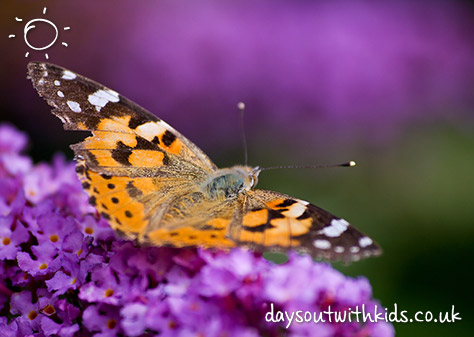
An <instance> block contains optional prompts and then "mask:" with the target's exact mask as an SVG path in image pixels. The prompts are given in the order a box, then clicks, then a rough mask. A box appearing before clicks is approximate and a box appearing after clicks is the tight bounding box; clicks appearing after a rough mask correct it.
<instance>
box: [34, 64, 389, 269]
mask: <svg viewBox="0 0 474 337" xmlns="http://www.w3.org/2000/svg"><path fill="white" fill-rule="evenodd" d="M28 74H29V77H30V78H31V79H32V81H33V85H34V87H35V88H36V89H37V91H38V93H39V94H40V96H42V97H43V98H45V99H46V100H47V102H48V103H49V104H50V105H51V106H52V107H54V110H53V113H54V114H55V115H56V116H57V117H58V118H59V119H61V121H62V122H63V124H64V128H65V129H67V130H84V131H91V132H92V136H90V137H88V138H86V139H85V140H84V141H83V142H81V143H78V144H74V145H72V146H71V147H72V149H73V150H74V152H75V156H76V157H75V158H76V162H77V166H76V172H77V174H78V177H79V179H80V181H81V182H82V186H83V188H84V190H85V191H86V192H87V193H88V195H89V202H90V203H91V204H92V205H94V206H95V207H96V209H97V211H98V212H99V213H100V214H101V216H102V217H104V218H105V219H106V220H108V222H109V223H110V225H111V226H112V228H114V229H115V230H116V232H117V233H119V234H120V235H122V236H124V237H126V238H129V239H135V240H137V241H138V242H140V243H143V244H151V245H157V246H174V247H191V246H200V247H205V248H217V249H229V248H232V247H237V246H243V247H248V248H251V249H256V250H259V251H264V250H280V251H287V250H288V249H297V250H300V251H303V252H306V253H309V254H311V255H313V256H315V257H321V258H327V259H330V260H336V259H342V260H346V261H349V260H357V259H360V258H362V257H367V256H372V255H378V254H379V253H380V249H379V247H378V246H377V245H376V244H375V243H374V242H373V241H372V240H371V239H370V238H369V237H367V236H365V235H364V234H362V233H361V232H359V231H358V230H357V229H355V228H354V227H352V226H350V225H349V224H348V222H347V221H345V220H343V219H340V218H337V217H335V216H333V215H332V214H330V213H328V212H326V211H324V210H323V209H321V208H319V207H317V206H315V205H312V204H310V203H309V202H307V201H303V200H300V199H297V198H294V197H291V196H288V195H285V194H282V193H279V192H274V191H266V190H259V189H255V188H254V187H255V185H256V184H257V180H258V175H259V173H260V169H259V168H258V167H249V166H234V167H231V168H224V169H219V168H218V167H217V166H216V165H215V164H214V163H213V162H212V161H211V160H210V159H209V157H208V156H207V155H206V154H205V153H204V152H203V151H201V150H200V149H199V148H198V147H197V146H196V145H194V144H193V143H192V142H191V141H189V140H188V139H186V138H185V137H184V136H183V135H182V134H180V133H179V132H178V131H176V130H175V129H174V128H172V127H171V126H170V125H168V124H167V123H166V122H164V121H162V120H160V119H158V118H157V117H156V116H154V115H152V114H151V113H149V112H147V111H146V110H145V109H143V108H141V107H139V106H138V105H136V104H135V103H133V102H131V101H129V100H128V99H126V98H124V97H122V96H121V95H119V94H118V93H117V92H115V91H113V90H111V89H108V88H106V87H104V86H102V85H101V84H99V83H96V82H94V81H92V80H90V79H87V78H85V77H83V76H80V75H78V74H75V73H73V72H71V71H69V70H67V69H64V68H62V67H59V66H56V65H52V64H48V63H38V62H33V63H30V64H29V65H28Z"/></svg>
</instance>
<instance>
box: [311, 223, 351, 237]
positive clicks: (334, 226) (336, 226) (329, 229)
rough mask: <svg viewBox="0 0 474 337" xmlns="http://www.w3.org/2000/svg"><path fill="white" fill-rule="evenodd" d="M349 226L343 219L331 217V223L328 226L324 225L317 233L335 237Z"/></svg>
mask: <svg viewBox="0 0 474 337" xmlns="http://www.w3.org/2000/svg"><path fill="white" fill-rule="evenodd" d="M347 227H349V223H348V222H347V221H346V220H344V219H332V220H331V224H330V225H329V226H326V227H324V228H323V229H321V230H319V231H318V233H319V234H324V235H326V236H329V237H331V238H336V237H338V236H340V235H341V234H342V233H344V232H345V231H346V229H347Z"/></svg>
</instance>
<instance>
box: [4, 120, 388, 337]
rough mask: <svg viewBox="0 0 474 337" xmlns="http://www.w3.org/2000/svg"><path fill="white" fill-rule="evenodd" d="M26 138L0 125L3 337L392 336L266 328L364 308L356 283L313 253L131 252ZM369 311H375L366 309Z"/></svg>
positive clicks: (362, 289) (365, 329)
mask: <svg viewBox="0 0 474 337" xmlns="http://www.w3.org/2000/svg"><path fill="white" fill-rule="evenodd" d="M26 143H27V138H26V136H25V135H23V134H21V133H20V132H18V131H17V130H15V129H14V128H13V127H11V126H9V125H1V126H0V261H1V263H0V337H3V336H52V335H55V336H56V335H57V336H116V335H126V336H155V335H159V336H206V337H212V336H216V337H217V336H229V337H231V336H244V337H254V336H255V337H256V336H283V335H289V336H369V335H370V336H381V337H385V336H393V335H394V331H393V327H392V326H391V325H390V324H388V323H385V322H378V323H370V322H368V323H356V322H344V323H329V322H326V323H321V322H319V323H314V322H309V323H294V324H293V325H291V327H289V329H286V325H287V323H288V322H274V321H268V320H266V319H265V318H266V316H268V312H269V310H270V308H275V309H274V310H280V311H297V310H309V311H311V312H315V313H318V312H321V311H323V310H324V309H325V308H327V307H328V306H329V305H330V306H331V307H332V308H333V310H336V311H338V312H344V311H347V310H348V309H349V308H352V307H355V306H357V305H358V306H361V305H362V304H364V305H365V306H366V307H367V308H369V309H368V310H372V309H373V308H374V307H375V306H376V305H378V304H377V302H376V301H374V300H373V299H371V287H370V284H369V283H368V281H367V280H366V279H365V278H357V279H351V278H347V277H345V276H344V275H342V274H341V273H340V272H338V271H336V270H334V269H332V268H331V267H330V266H329V265H327V264H323V263H314V262H313V261H312V260H311V258H310V257H309V256H299V255H296V254H291V255H290V258H289V261H288V262H287V263H286V264H283V265H275V264H273V263H271V262H269V261H267V260H265V259H264V258H262V257H261V256H259V255H256V254H253V253H250V252H247V251H244V250H241V249H234V250H231V251H230V252H210V251H205V250H199V249H198V250H196V249H172V248H158V247H136V246H134V244H133V243H132V242H129V241H120V240H118V239H116V238H115V236H114V233H113V231H112V230H111V229H110V227H109V226H108V224H107V223H106V222H105V221H104V220H102V219H101V218H99V217H98V216H97V214H96V212H95V210H94V209H93V208H92V207H91V206H89V205H88V203H87V196H86V195H85V193H84V192H83V191H82V188H81V186H80V184H79V182H78V180H77V179H76V177H75V172H74V165H73V163H68V162H65V161H64V160H63V159H62V158H61V157H57V158H55V159H54V161H53V163H52V164H51V165H46V164H39V165H33V164H32V162H31V160H30V159H29V158H28V157H26V156H24V155H22V154H21V151H22V149H23V148H24V146H25V144H26ZM370 308H372V309H370Z"/></svg>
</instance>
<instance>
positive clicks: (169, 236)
mask: <svg viewBox="0 0 474 337" xmlns="http://www.w3.org/2000/svg"><path fill="white" fill-rule="evenodd" d="M229 223H230V219H221V218H217V219H211V220H209V221H208V222H207V223H206V225H205V226H204V227H202V228H199V227H195V226H183V227H179V228H175V229H169V228H160V229H157V230H155V231H152V232H150V233H148V238H149V241H150V242H151V243H152V244H154V245H157V246H163V245H168V246H173V247H189V246H201V247H204V248H221V249H224V248H231V247H235V245H236V244H235V242H234V241H232V240H229V239H228V238H227V237H226V234H227V227H228V226H229Z"/></svg>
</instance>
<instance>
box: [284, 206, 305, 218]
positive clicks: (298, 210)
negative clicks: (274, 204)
mask: <svg viewBox="0 0 474 337" xmlns="http://www.w3.org/2000/svg"><path fill="white" fill-rule="evenodd" d="M289 208H290V209H289V210H287V211H285V212H282V214H283V215H285V216H287V217H290V218H297V217H299V216H300V215H301V214H303V213H304V211H305V210H306V206H304V205H302V204H300V203H296V204H293V205H291V206H290V207H289Z"/></svg>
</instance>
